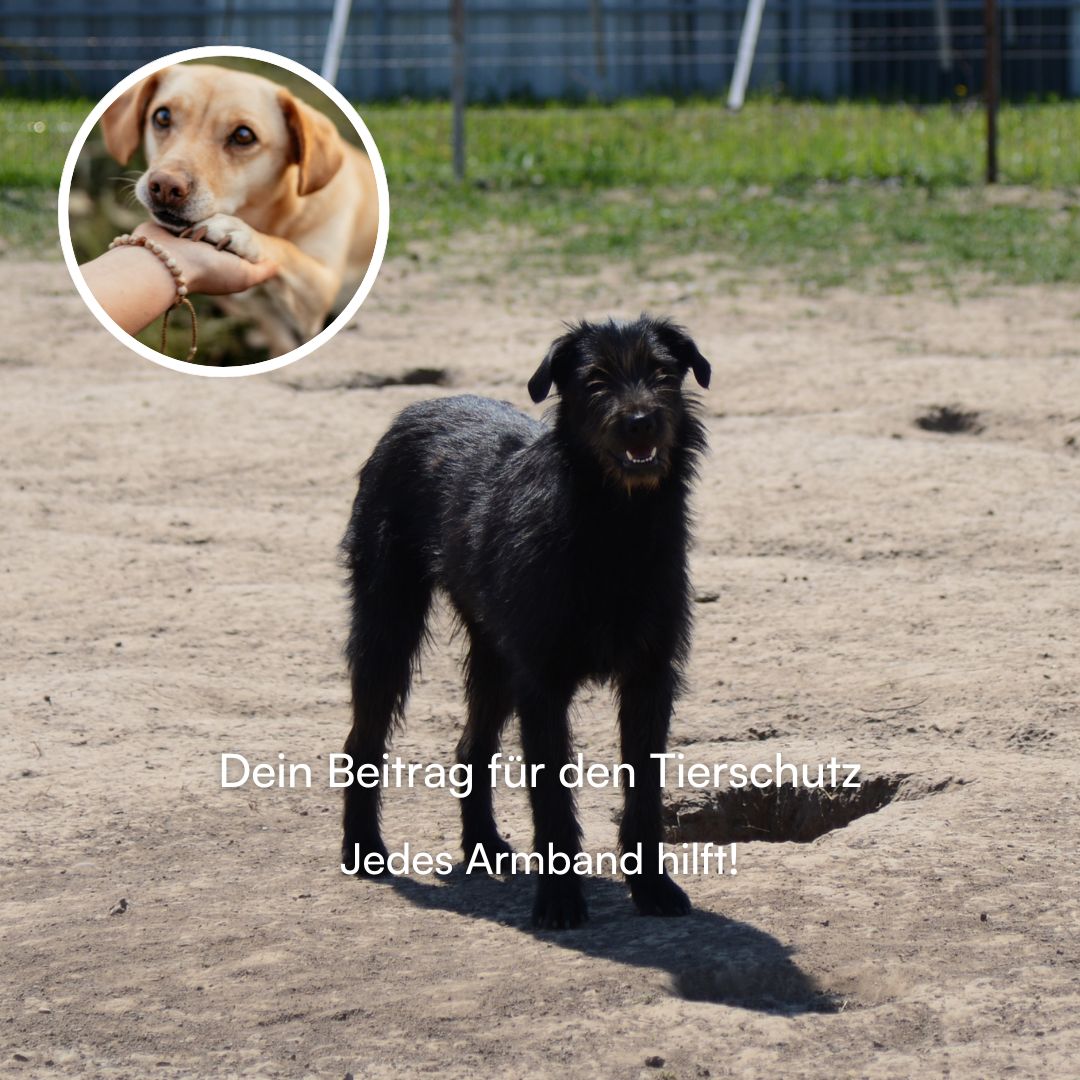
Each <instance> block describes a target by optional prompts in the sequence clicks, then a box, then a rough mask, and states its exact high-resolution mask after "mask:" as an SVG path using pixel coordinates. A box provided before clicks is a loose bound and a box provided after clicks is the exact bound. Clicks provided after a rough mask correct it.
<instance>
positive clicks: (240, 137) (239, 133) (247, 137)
mask: <svg viewBox="0 0 1080 1080" xmlns="http://www.w3.org/2000/svg"><path fill="white" fill-rule="evenodd" d="M256 141H257V140H256V138H255V132H254V131H252V130H251V128H249V127H245V126H244V125H243V124H241V125H240V127H238V128H237V129H236V130H235V131H234V132H233V133H232V134H231V135H230V136H229V142H231V143H235V144H236V145H237V146H250V145H251V144H252V143H253V142H256Z"/></svg>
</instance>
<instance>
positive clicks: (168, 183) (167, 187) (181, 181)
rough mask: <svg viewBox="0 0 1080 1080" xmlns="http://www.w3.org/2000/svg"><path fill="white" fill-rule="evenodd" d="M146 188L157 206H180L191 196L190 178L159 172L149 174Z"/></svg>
mask: <svg viewBox="0 0 1080 1080" xmlns="http://www.w3.org/2000/svg"><path fill="white" fill-rule="evenodd" d="M147 186H148V187H149V188H150V197H151V198H152V199H153V200H154V202H156V203H157V204H158V205H159V206H180V205H181V204H182V203H183V202H184V200H185V199H186V198H187V197H188V195H190V194H191V177H190V176H182V175H178V174H177V173H169V172H164V171H163V170H159V171H158V172H152V173H151V174H150V176H149V179H148V181H147Z"/></svg>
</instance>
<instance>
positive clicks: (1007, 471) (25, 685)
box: [0, 252, 1080, 1080]
mask: <svg viewBox="0 0 1080 1080" xmlns="http://www.w3.org/2000/svg"><path fill="white" fill-rule="evenodd" d="M482 262H483V260H482V259H479V258H477V257H476V254H475V253H471V254H470V253H468V252H466V253H462V254H460V255H456V256H446V257H443V258H442V259H441V260H440V261H437V262H435V263H429V262H427V261H423V260H422V261H420V262H415V261H412V260H405V259H402V260H401V261H399V262H395V263H391V264H388V265H387V267H386V268H385V270H384V273H383V275H382V278H381V279H380V281H379V283H378V284H377V286H376V288H375V291H374V293H373V294H372V296H371V298H370V299H369V300H368V303H367V305H366V306H365V308H364V309H363V310H362V312H361V315H360V318H359V320H358V324H357V325H356V326H355V327H353V328H350V330H348V331H346V332H345V333H343V334H341V335H340V336H339V337H338V338H337V339H336V340H335V341H334V342H333V343H332V344H331V345H329V346H328V347H326V348H325V349H324V350H323V351H322V352H321V353H319V354H318V355H317V356H314V357H311V358H308V359H307V360H305V361H302V362H301V363H300V364H299V365H296V366H294V367H292V368H289V369H285V370H284V371H282V372H279V373H275V374H274V375H270V376H262V377H256V378H253V379H241V380H210V379H195V378H191V377H187V376H181V375H177V374H174V373H172V372H169V371H166V370H163V369H158V368H156V367H154V366H152V365H150V364H148V363H146V362H145V361H143V360H140V359H138V358H137V357H135V356H134V355H133V354H131V353H129V352H127V351H126V350H125V349H123V348H122V347H120V346H119V345H117V344H116V343H115V342H114V341H113V340H112V339H111V338H110V337H108V336H107V335H106V334H105V332H104V331H102V330H101V329H100V328H99V327H98V326H97V325H96V323H94V321H93V319H92V318H91V317H90V315H89V314H88V313H87V312H86V311H85V310H84V309H83V306H82V304H81V302H80V301H79V300H78V298H77V297H76V296H75V295H74V293H73V291H72V289H71V287H70V285H69V282H68V279H67V275H66V273H65V270H64V268H63V266H62V265H61V264H59V263H57V262H37V261H19V260H18V259H16V258H13V257H11V256H8V257H7V258H6V259H4V260H3V261H0V296H3V298H4V301H3V302H4V310H5V319H4V323H5V326H4V340H3V344H2V346H0V386H2V392H0V415H2V424H3V427H2V435H0V458H2V469H3V478H2V484H0V573H2V579H0V581H2V587H0V616H2V618H0V643H2V653H3V658H4V663H3V671H2V674H0V705H2V708H3V715H4V723H3V763H2V764H3V776H2V779H3V785H2V788H0V813H2V825H3V828H2V832H0V837H2V838H0V845H2V848H0V852H2V860H0V862H2V871H0V912H2V917H0V931H2V943H0V966H2V969H3V972H4V975H3V979H2V981H0V1075H3V1076H5V1077H6V1076H27V1077H30V1076H64V1077H69V1076H100V1077H132V1078H142V1077H149V1076H153V1077H157V1076H160V1077H189V1076H194V1077H203V1076H205V1077H218V1076H221V1077H227V1076H240V1077H255V1076H265V1077H294V1076H317V1077H338V1078H340V1077H343V1076H345V1075H346V1074H347V1073H352V1074H353V1075H354V1076H355V1077H362V1076H371V1077H400V1076H411V1075H421V1074H426V1073H431V1074H438V1075H441V1076H446V1077H477V1076H485V1077H486V1076H559V1077H563V1076H602V1077H608V1076H611V1077H639V1076H646V1077H653V1076H655V1077H660V1076H664V1077H678V1078H680V1080H681V1078H691V1077H705V1076H712V1077H724V1076H739V1077H755V1076H763V1075H770V1074H773V1073H781V1072H782V1073H783V1074H785V1075H788V1076H793V1077H804V1076H805V1077H811V1076H813V1077H816V1076H829V1077H836V1076H866V1077H904V1076H914V1075H920V1076H931V1075H932V1076H945V1075H949V1076H953V1077H961V1076H963V1077H991V1076H1006V1075H1007V1076H1032V1077H1044V1076H1066V1075H1073V1074H1075V1069H1076V1060H1077V1055H1078V1053H1080V945H1078V939H1077V931H1078V929H1080V889H1078V878H1080V873H1078V865H1077V862H1078V844H1077V835H1078V834H1077V810H1078V805H1077V804H1078V795H1077V791H1078V786H1080V785H1078V779H1080V768H1078V766H1077V764H1076V759H1077V755H1078V753H1080V718H1078V683H1077V671H1078V668H1077V659H1078V651H1080V648H1078V646H1080V631H1078V629H1077V626H1078V617H1080V584H1078V581H1077V576H1076V555H1077V542H1078V540H1080V513H1078V510H1080V452H1078V448H1077V442H1078V441H1080V400H1078V397H1077V387H1078V386H1080V350H1078V348H1077V341H1078V336H1077V334H1078V326H1080V324H1078V322H1077V319H1078V317H1080V299H1078V298H1077V296H1076V294H1075V292H1070V291H1067V290H1051V289H1025V290H1018V289H1011V290H1005V289H1000V290H983V291H980V292H977V293H975V294H974V295H972V296H969V297H965V298H963V299H961V300H960V301H959V302H954V301H952V300H950V299H949V298H948V297H943V296H933V295H929V294H921V295H920V294H913V295H908V296H902V297H880V296H866V295H856V294H847V293H844V292H835V293H828V294H824V295H804V294H800V293H799V292H798V291H797V290H796V289H795V288H794V287H790V286H785V285H783V283H777V282H766V281H759V282H757V283H755V284H752V285H743V286H741V287H735V286H734V285H733V283H732V281H731V280H730V278H725V279H720V278H719V277H717V276H716V274H715V273H712V274H710V273H709V272H708V271H706V270H705V269H700V270H699V271H697V272H694V273H691V274H690V275H686V274H680V275H679V279H680V283H679V284H677V285H676V284H671V282H670V279H669V280H668V281H667V282H665V281H664V280H663V274H662V273H658V274H657V280H654V281H640V280H636V279H635V278H634V277H633V275H631V274H630V273H629V272H622V271H612V272H611V273H609V274H607V275H604V276H601V277H600V278H595V277H594V278H589V279H587V280H584V279H583V280H580V281H575V280H568V279H565V278H562V279H560V278H557V277H555V276H552V275H544V274H539V275H537V276H535V277H534V278H531V277H530V274H529V273H522V274H520V275H518V276H516V277H515V278H514V280H513V281H511V280H492V279H491V278H478V277H477V276H476V273H475V267H476V266H477V265H478V264H480V263H482ZM687 277H689V283H687V280H686V279H687ZM643 307H645V308H649V309H650V310H653V311H656V312H659V313H669V314H672V315H674V316H676V317H678V318H679V319H681V320H682V321H684V322H685V323H686V324H687V325H689V326H690V328H691V330H692V331H693V333H694V334H695V336H696V337H697V339H698V341H699V342H700V344H701V345H702V347H703V350H704V351H705V352H706V354H707V355H708V356H709V357H710V358H711V360H712V361H713V365H714V378H713V389H712V390H711V391H710V392H709V393H708V394H707V395H705V396H704V397H705V402H706V407H707V412H708V415H709V431H710V439H711V453H710V456H709V458H708V460H707V462H706V465H705V468H704V470H703V475H702V478H701V483H700V485H699V488H698V490H697V496H696V509H697V515H698V528H697V537H698V539H697V543H696V547H695V549H694V552H693V573H694V579H695V585H696V588H697V589H698V590H699V592H700V593H701V594H703V595H702V599H706V598H707V596H708V594H714V595H715V599H714V600H713V601H712V602H703V603H700V604H699V605H697V606H696V608H695V611H696V616H697V624H696V642H695V649H694V653H693V661H692V664H691V668H690V689H689V692H688V693H687V695H686V697H685V699H684V700H683V702H682V703H681V704H680V706H679V709H678V713H677V716H676V718H675V721H674V725H673V743H674V745H675V747H676V748H677V749H679V750H681V751H682V752H684V753H685V754H686V755H687V759H688V760H695V761H704V762H717V761H719V762H728V761H734V760H742V761H748V762H756V761H770V760H772V759H773V757H774V755H775V754H776V752H777V751H780V752H782V753H783V754H784V755H785V756H786V757H787V758H789V759H791V760H795V761H807V762H818V761H828V760H829V758H830V757H831V756H833V755H836V756H837V757H838V758H840V759H841V760H843V761H854V762H858V763H860V764H861V765H862V769H863V775H864V777H875V776H883V775H892V774H897V773H902V774H908V775H910V777H911V778H912V780H911V781H910V784H911V785H913V786H911V787H910V788H909V794H913V795H918V794H920V792H923V791H925V790H926V788H927V787H928V786H933V785H939V786H943V790H941V791H940V792H938V793H935V794H928V795H925V796H924V797H919V798H915V797H912V798H907V799H898V800H896V801H893V802H892V803H891V804H889V805H887V806H885V807H884V808H883V809H881V810H880V811H878V812H877V813H872V814H868V815H866V816H863V817H861V818H859V819H858V820H857V821H855V822H853V823H852V824H851V825H850V826H848V827H847V828H842V829H838V830H835V831H831V832H829V833H827V834H826V835H824V836H822V837H821V838H820V839H818V840H816V841H814V842H813V843H801V844H795V843H765V842H755V843H746V844H741V845H740V846H739V859H738V870H739V872H738V875H737V876H734V877H732V876H719V875H715V874H713V875H708V876H704V875H699V876H689V877H686V878H683V879H682V883H683V884H684V885H685V886H686V887H687V889H688V891H689V892H690V893H691V895H692V898H693V900H694V902H695V905H696V911H695V913H694V914H693V915H692V916H691V917H689V918H687V919H683V920H649V919H644V918H640V917H637V916H635V915H634V914H633V912H632V908H631V906H630V903H629V900H628V898H627V896H626V894H625V890H624V887H623V886H622V884H621V883H619V882H617V881H614V880H607V879H597V880H593V881H591V882H590V883H589V885H588V894H587V895H588V897H589V901H590V905H591V909H592V921H591V923H590V924H589V926H588V927H587V928H585V929H583V930H580V931H576V932H570V933H561V934H558V933H542V934H541V933H533V932H532V931H531V930H530V929H529V927H528V925H527V920H528V911H529V903H530V894H531V888H532V883H531V881H529V880H527V879H525V878H522V877H518V878H510V879H507V880H498V879H486V878H479V877H475V876H474V877H471V878H466V877H465V876H463V875H461V874H459V873H455V874H454V875H452V876H451V877H449V878H448V879H443V878H436V877H423V876H413V877H410V878H405V879H402V880H400V881H397V882H395V883H393V884H385V885H379V884H373V883H369V882H356V881H353V880H350V879H348V878H345V877H344V876H343V875H342V874H341V873H340V872H339V870H338V866H337V845H338V813H339V798H338V793H336V792H333V791H329V790H328V789H327V787H326V785H325V781H324V778H323V777H322V775H321V773H319V772H318V771H317V772H316V780H315V785H314V786H313V787H312V788H311V789H310V790H291V791H290V790H268V791H260V790H255V789H253V788H245V789H242V790H235V791H223V790H221V787H220V784H219V775H218V768H219V755H220V754H221V753H223V752H240V753H244V754H246V755H248V756H249V757H250V758H252V759H260V760H270V761H274V760H276V755H277V753H278V752H279V751H280V752H284V753H285V754H286V755H287V756H288V758H289V759H290V760H292V761H304V762H310V763H312V764H313V765H315V766H316V768H318V767H319V764H320V762H322V763H325V760H326V755H327V754H329V753H331V752H334V751H337V750H338V749H339V748H340V746H341V744H342V741H343V739H344V736H345V733H346V728H347V724H348V719H347V691H346V684H345V681H344V677H343V670H342V664H341V661H340V648H341V642H342V636H343V627H344V602H343V589H342V583H341V576H340V572H339V570H338V568H337V565H336V562H335V557H336V551H335V546H336V544H337V541H338V539H339V536H340V534H341V532H342V530H343V527H344V524H345V520H346V516H347V513H348V509H349V506H350V502H351V499H352V496H353V491H354V483H355V480H354V477H355V473H356V470H357V468H358V466H359V465H360V463H361V462H362V460H363V459H364V457H365V455H366V454H367V453H368V452H369V450H370V449H371V447H372V445H373V443H374V441H375V440H376V438H377V437H378V435H379V434H380V433H381V432H382V431H383V430H384V428H385V427H386V425H387V423H388V422H389V420H390V418H391V417H392V416H393V414H394V413H395V412H396V411H397V410H398V409H400V408H401V407H402V406H404V405H405V404H406V403H407V402H409V401H413V400H416V399H418V398H422V397H426V396H429V395H431V394H436V393H444V392H447V391H446V390H443V389H437V388H434V387H430V386H429V387H424V386H419V387H389V388H385V389H381V390H371V389H351V390H350V389H347V388H346V387H347V386H348V385H349V383H350V380H352V379H353V377H354V376H355V374H356V373H357V372H373V371H374V372H382V373H394V372H400V371H403V370H405V369H409V368H413V367H417V366H437V367H442V368H445V369H447V370H448V372H449V373H450V377H451V380H452V388H453V389H469V390H478V391H480V392H482V393H490V394H493V395H495V396H498V397H505V398H509V399H511V400H513V401H515V402H517V403H519V404H521V405H523V406H524V405H525V404H526V394H525V389H524V384H525V381H526V379H527V378H528V376H529V375H530V374H531V372H532V370H533V368H534V366H535V364H536V363H537V362H538V360H539V358H540V357H541V356H542V355H543V351H544V349H545V347H546V345H547V343H548V342H549V341H550V339H551V338H552V337H553V336H555V334H556V333H558V332H559V322H560V320H561V319H563V318H570V317H575V316H579V315H603V314H607V313H608V312H617V313H623V314H634V313H636V312H637V311H638V310H640V309H641V308H643ZM950 403H959V404H961V405H963V406H964V407H966V408H968V409H975V410H978V411H979V413H980V419H981V423H982V424H983V425H984V430H983V431H982V432H981V433H980V434H959V435H946V434H936V433H928V432H924V431H921V430H919V429H918V428H917V427H916V426H915V425H914V420H915V418H916V417H917V416H918V415H920V414H921V413H923V412H925V411H926V409H927V408H929V407H930V406H933V405H943V404H950ZM529 408H530V409H533V411H536V410H535V408H534V407H532V406H529ZM449 629H450V627H449V623H448V621H447V620H446V619H445V618H442V619H441V620H440V622H439V624H438V626H437V628H436V638H437V647H436V648H435V649H434V650H433V651H432V652H431V654H430V656H429V657H428V658H427V660H426V662H425V666H424V671H423V676H422V678H421V679H420V680H419V682H418V685H417V687H416V691H415V694H414V698H413V701H412V705H411V709H410V716H409V723H408V727H407V729H406V731H405V733H404V734H403V736H402V737H400V738H399V739H398V741H397V743H396V744H395V750H396V751H397V752H399V753H400V754H401V755H402V756H403V757H405V758H408V759H411V760H414V761H421V762H429V761H443V762H448V761H449V760H450V756H451V753H452V746H453V743H454V741H455V739H456V733H457V730H458V728H459V724H460V717H461V711H462V705H461V691H460V683H459V674H458V669H457V663H458V660H459V648H460V643H459V642H458V641H456V640H454V641H450V640H449ZM576 730H577V736H578V740H579V744H580V746H581V748H582V749H583V750H584V752H585V754H586V758H587V760H590V761H611V760H613V759H614V754H615V739H614V734H615V730H614V725H613V718H612V710H611V705H610V701H609V697H608V694H607V692H606V691H594V692H592V693H589V694H586V695H585V697H584V698H583V700H582V702H581V706H580V709H579V715H578V717H577V723H576ZM512 745H513V744H511V746H512ZM947 781H948V783H946V782H947ZM617 801H618V793H617V792H613V791H587V792H586V793H584V794H583V796H582V798H581V808H582V815H583V820H584V823H585V829H586V845H587V847H588V848H589V849H590V850H592V851H599V850H609V849H610V847H611V845H612V843H613V841H614V824H613V820H612V815H613V812H614V810H615V809H616V806H617ZM499 812H500V818H501V820H502V822H503V824H504V827H505V829H506V831H507V832H508V834H509V836H510V839H511V840H512V841H514V842H516V843H517V844H519V845H522V844H525V843H527V841H528V837H529V823H528V815H527V808H526V803H525V799H524V797H523V796H522V795H521V794H520V793H514V794H507V795H501V796H500V798H499ZM386 833H387V838H388V840H389V841H390V842H391V844H392V846H400V845H401V844H402V843H403V842H404V841H406V840H408V841H409V842H410V843H411V844H412V845H413V846H414V848H418V849H421V850H427V851H432V852H434V851H440V850H451V851H452V850H456V849H455V845H456V839H457V804H456V802H455V800H454V799H453V798H452V797H451V796H450V795H449V794H448V793H447V792H445V791H428V790H423V789H421V790H416V791H407V790H403V791H392V792H390V794H389V797H388V799H387V813H386ZM121 898H123V899H124V900H125V901H126V905H127V906H126V910H125V911H123V912H121V913H117V914H110V912H111V911H114V910H116V909H117V908H118V907H122V906H123V905H121V904H120V903H119V902H120V900H121Z"/></svg>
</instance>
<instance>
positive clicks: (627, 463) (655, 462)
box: [615, 442, 664, 472]
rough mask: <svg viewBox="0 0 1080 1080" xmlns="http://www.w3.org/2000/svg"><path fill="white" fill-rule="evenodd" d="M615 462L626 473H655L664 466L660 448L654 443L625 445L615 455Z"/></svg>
mask: <svg viewBox="0 0 1080 1080" xmlns="http://www.w3.org/2000/svg"><path fill="white" fill-rule="evenodd" d="M615 460H616V461H617V462H618V463H619V467H620V468H621V469H624V470H625V471H626V472H653V471H655V470H657V469H660V468H662V467H663V465H664V459H663V457H662V455H661V452H660V446H659V444H658V443H654V442H640V443H631V444H630V445H629V446H627V445H626V444H623V448H622V449H621V450H619V451H617V452H616V453H615Z"/></svg>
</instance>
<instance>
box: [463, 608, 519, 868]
mask: <svg viewBox="0 0 1080 1080" xmlns="http://www.w3.org/2000/svg"><path fill="white" fill-rule="evenodd" d="M469 643H470V644H469V655H468V657H467V658H466V661H465V700H466V702H467V704H468V710H469V713H468V719H467V720H466V722H465V731H464V732H463V733H462V736H461V741H460V742H459V743H458V748H457V759H458V761H459V762H461V763H462V764H464V765H468V766H469V768H470V770H471V774H472V788H471V790H470V792H469V794H468V795H466V796H465V797H464V798H463V799H462V800H461V847H462V850H463V851H464V852H465V858H466V860H468V859H470V858H471V857H472V854H473V852H474V850H475V849H476V847H477V845H480V846H482V847H483V849H484V852H485V854H486V856H487V858H488V861H489V862H490V863H491V864H492V866H494V860H495V857H496V855H498V854H499V853H500V852H510V851H512V850H513V849H512V848H511V847H510V845H509V844H508V843H507V842H506V841H505V840H504V839H503V838H502V837H501V836H500V835H499V830H498V827H497V826H496V824H495V814H494V811H493V807H492V790H491V770H490V768H489V765H490V762H491V759H492V757H493V755H494V754H495V752H496V751H497V750H498V749H499V736H500V735H501V733H502V729H503V725H504V724H505V723H506V721H507V718H508V717H509V716H510V713H511V711H512V710H513V697H512V695H511V692H510V684H509V680H508V676H507V672H506V669H505V666H504V665H503V662H502V661H501V660H500V659H499V657H498V655H497V654H496V652H495V651H494V649H492V648H491V647H490V646H489V645H488V644H487V642H486V641H485V640H484V639H483V637H482V636H481V635H480V634H479V633H478V632H477V631H476V630H475V629H474V628H471V627H470V628H469Z"/></svg>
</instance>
